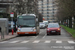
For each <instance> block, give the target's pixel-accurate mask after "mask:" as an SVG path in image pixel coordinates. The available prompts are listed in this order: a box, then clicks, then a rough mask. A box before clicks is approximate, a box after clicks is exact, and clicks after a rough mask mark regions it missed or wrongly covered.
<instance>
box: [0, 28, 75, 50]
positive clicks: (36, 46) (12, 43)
mask: <svg viewBox="0 0 75 50" xmlns="http://www.w3.org/2000/svg"><path fill="white" fill-rule="evenodd" d="M0 50H75V40H74V39H73V38H72V37H71V36H70V35H69V34H68V33H67V32H66V31H65V30H64V29H62V28H61V35H50V36H47V35H46V29H40V34H39V35H37V36H34V35H25V36H19V37H16V38H14V39H10V40H7V41H3V42H0Z"/></svg>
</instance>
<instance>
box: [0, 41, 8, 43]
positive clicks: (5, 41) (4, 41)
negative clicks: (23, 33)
mask: <svg viewBox="0 0 75 50" xmlns="http://www.w3.org/2000/svg"><path fill="white" fill-rule="evenodd" d="M6 42H8V41H3V42H0V43H6Z"/></svg>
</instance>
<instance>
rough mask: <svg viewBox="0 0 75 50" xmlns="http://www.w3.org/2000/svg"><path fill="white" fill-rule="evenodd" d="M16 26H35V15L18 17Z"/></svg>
mask: <svg viewBox="0 0 75 50" xmlns="http://www.w3.org/2000/svg"><path fill="white" fill-rule="evenodd" d="M18 26H21V27H35V17H24V18H18Z"/></svg>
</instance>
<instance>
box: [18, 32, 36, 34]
mask: <svg viewBox="0 0 75 50" xmlns="http://www.w3.org/2000/svg"><path fill="white" fill-rule="evenodd" d="M17 34H36V32H17Z"/></svg>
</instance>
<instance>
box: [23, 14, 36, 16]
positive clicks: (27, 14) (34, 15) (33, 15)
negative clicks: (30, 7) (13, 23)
mask: <svg viewBox="0 0 75 50" xmlns="http://www.w3.org/2000/svg"><path fill="white" fill-rule="evenodd" d="M25 15H31V16H36V15H35V14H22V16H25Z"/></svg>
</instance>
